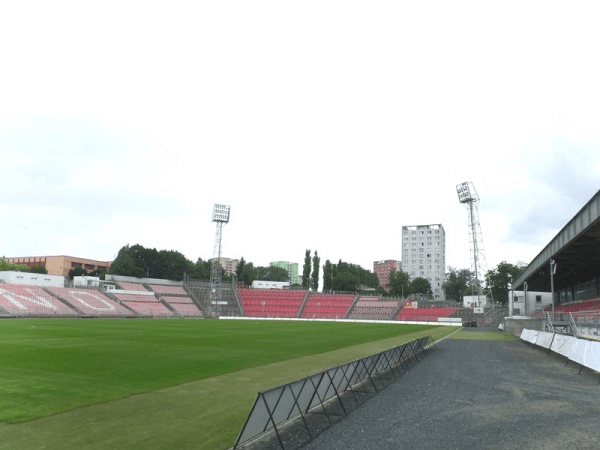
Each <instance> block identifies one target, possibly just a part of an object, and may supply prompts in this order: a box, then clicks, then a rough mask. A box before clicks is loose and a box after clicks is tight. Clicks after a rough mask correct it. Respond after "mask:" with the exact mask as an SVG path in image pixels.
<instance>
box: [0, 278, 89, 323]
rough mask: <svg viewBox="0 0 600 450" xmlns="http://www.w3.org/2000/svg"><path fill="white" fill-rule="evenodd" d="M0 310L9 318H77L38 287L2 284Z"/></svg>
mask: <svg viewBox="0 0 600 450" xmlns="http://www.w3.org/2000/svg"><path fill="white" fill-rule="evenodd" d="M0 308H2V309H3V310H5V311H6V312H7V313H8V315H11V316H18V317H23V316H77V315H79V313H78V312H77V311H75V310H74V309H72V308H70V307H68V306H67V305H65V304H64V303H63V302H61V301H60V300H59V299H57V298H55V297H52V296H51V295H50V294H48V293H47V292H45V291H44V290H43V289H42V288H40V287H38V286H26V285H16V284H6V283H2V285H0Z"/></svg>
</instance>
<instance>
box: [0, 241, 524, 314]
mask: <svg viewBox="0 0 600 450" xmlns="http://www.w3.org/2000/svg"><path fill="white" fill-rule="evenodd" d="M16 266H17V265H14V264H12V265H11V264H9V263H7V262H6V261H4V260H3V259H1V258H0V270H21V271H26V270H25V269H27V271H31V269H34V270H35V268H29V267H27V266H25V265H18V266H19V267H20V268H14V267H16ZM21 266H22V267H21ZM6 267H13V268H6ZM524 267H525V266H524V264H522V263H519V264H516V265H515V264H510V263H507V262H505V261H503V262H501V263H499V264H498V265H497V266H496V267H495V268H494V269H491V270H489V271H488V272H487V273H486V276H485V285H484V286H483V288H484V289H485V290H491V291H492V293H493V296H494V300H495V301H499V302H502V303H506V302H507V301H508V291H509V288H508V285H509V283H510V282H512V280H513V279H514V278H515V277H517V276H518V275H519V274H520V273H521V271H522V270H523V269H524ZM42 269H43V267H42ZM44 270H45V269H44ZM76 270H77V269H76ZM79 270H81V271H83V272H85V271H84V270H83V269H79ZM321 270H322V271H323V272H322V274H323V277H322V280H323V286H322V291H323V292H332V291H346V292H357V291H359V290H360V289H361V288H368V289H374V290H375V293H377V294H382V295H393V296H397V297H408V296H409V295H411V294H415V293H419V294H431V292H432V289H431V285H430V283H429V280H427V279H426V278H422V277H417V278H414V279H411V277H410V276H409V274H407V273H406V272H403V271H402V270H399V271H393V272H392V273H391V274H390V278H389V284H388V286H387V287H386V288H384V287H382V286H380V285H379V280H378V279H377V275H376V274H375V273H373V272H371V271H370V270H367V269H364V268H362V267H361V266H359V265H356V264H351V263H348V262H345V261H342V260H341V259H340V260H339V261H338V262H337V264H336V263H332V262H331V261H330V260H329V259H328V260H326V261H325V263H324V264H323V265H321V258H320V256H319V254H318V252H317V251H316V250H315V251H314V253H312V254H311V250H310V249H307V250H306V252H305V255H304V265H303V267H302V284H301V285H299V286H298V287H301V288H303V289H311V290H314V291H317V290H319V288H320V287H321V286H320V285H319V283H320V280H321ZM211 271H212V266H211V261H209V260H203V259H202V258H198V259H197V260H196V262H192V261H190V260H188V259H187V258H186V257H185V256H184V255H183V254H182V253H180V252H178V251H175V250H156V249H155V248H145V247H143V246H141V245H139V244H136V245H132V246H130V245H125V246H123V247H122V248H121V249H120V250H119V253H118V255H117V257H116V258H115V260H114V261H113V263H112V264H111V266H110V268H109V270H108V273H109V274H115V275H123V276H131V277H137V278H162V279H169V280H176V281H181V280H182V279H183V276H184V273H185V274H187V275H188V276H189V277H190V278H194V279H198V280H206V281H208V280H210V274H211ZM85 274H86V273H77V274H76V275H85ZM69 275H71V274H69ZM235 278H236V279H237V281H238V282H240V283H243V284H245V285H251V284H252V282H253V281H255V280H263V281H284V282H285V281H290V280H289V274H288V272H287V271H286V270H285V269H283V268H280V267H274V266H255V265H254V264H253V263H252V262H249V261H246V260H245V259H244V257H242V258H240V261H239V264H238V266H237V269H236V271H235ZM223 280H224V281H231V280H232V275H231V274H227V273H225V272H223ZM442 289H443V291H444V294H445V296H446V299H447V300H455V301H458V302H461V301H462V299H463V297H464V296H465V295H472V294H473V293H477V283H476V280H475V277H474V275H473V273H472V272H471V271H470V270H469V269H457V268H453V267H450V268H449V269H448V271H447V272H446V276H445V280H444V283H443V285H442Z"/></svg>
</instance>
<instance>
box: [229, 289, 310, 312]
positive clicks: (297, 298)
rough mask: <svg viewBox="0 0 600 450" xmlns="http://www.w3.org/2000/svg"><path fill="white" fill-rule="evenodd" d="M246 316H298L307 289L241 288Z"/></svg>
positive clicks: (241, 300) (240, 292) (240, 294)
mask: <svg viewBox="0 0 600 450" xmlns="http://www.w3.org/2000/svg"><path fill="white" fill-rule="evenodd" d="M238 294H239V297H240V302H241V304H242V308H243V310H244V316H245V317H296V316H297V315H298V311H299V310H300V306H301V305H302V302H303V300H304V298H305V297H306V291H289V290H282V289H247V288H243V289H239V290H238Z"/></svg>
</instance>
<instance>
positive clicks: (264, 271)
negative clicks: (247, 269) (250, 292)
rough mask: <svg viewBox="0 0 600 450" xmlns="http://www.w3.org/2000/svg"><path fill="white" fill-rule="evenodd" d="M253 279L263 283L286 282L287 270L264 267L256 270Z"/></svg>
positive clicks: (287, 278)
mask: <svg viewBox="0 0 600 450" xmlns="http://www.w3.org/2000/svg"><path fill="white" fill-rule="evenodd" d="M254 279H255V280H263V281H288V280H289V279H290V275H289V274H288V271H287V270H285V269H283V268H281V267H275V266H266V267H257V268H256V278H254ZM250 284H252V282H250Z"/></svg>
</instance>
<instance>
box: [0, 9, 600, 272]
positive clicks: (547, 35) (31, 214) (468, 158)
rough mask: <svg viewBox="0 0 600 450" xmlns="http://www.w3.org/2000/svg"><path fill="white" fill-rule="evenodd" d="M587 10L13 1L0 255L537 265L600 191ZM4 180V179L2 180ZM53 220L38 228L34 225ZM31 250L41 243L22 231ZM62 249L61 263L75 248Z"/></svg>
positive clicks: (1, 146) (5, 84)
mask: <svg viewBox="0 0 600 450" xmlns="http://www.w3.org/2000/svg"><path fill="white" fill-rule="evenodd" d="M594 11H595V5H594V4H593V3H585V2H575V3H570V4H569V5H568V7H567V6H566V5H564V6H563V5H561V4H559V3H548V2H527V3H523V2H503V3H502V4H497V5H489V4H485V3H481V2H453V3H447V2H433V3H432V2H429V3H409V2H379V3H376V4H368V3H360V2H338V1H320V2H311V1H309V2H302V3H301V4H285V3H281V2H275V1H258V2H227V3H222V2H221V3H218V2H201V3H197V2H171V3H169V4H168V5H167V4H164V5H163V4H148V3H143V2H135V1H130V2H128V1H125V2H123V1H121V2H103V3H102V4H98V5H90V4H86V3H81V2H53V3H52V5H50V4H46V3H44V2H30V3H23V2H16V3H14V4H11V5H10V6H9V7H8V8H7V9H6V14H3V17H2V19H0V42H3V43H4V45H3V46H2V47H0V57H1V58H2V60H3V61H4V62H5V64H4V66H5V67H7V68H8V69H7V70H4V71H3V72H2V74H0V81H2V83H0V97H1V98H2V99H3V101H2V104H1V105H0V109H2V111H3V112H4V113H5V114H4V115H2V116H0V153H2V155H3V161H4V164H3V165H2V166H1V167H0V175H1V176H2V180H3V181H4V185H8V186H10V188H9V195H5V196H4V198H3V199H2V201H1V205H0V206H1V208H0V209H1V210H2V213H0V235H3V236H10V239H6V240H4V241H3V246H4V247H5V250H0V253H6V254H14V255H21V254H23V255H25V254H43V253H68V252H67V250H66V249H69V252H70V253H74V254H78V255H80V256H87V257H90V258H96V259H111V258H112V257H114V255H115V254H116V252H117V251H118V249H119V248H120V247H121V246H122V245H125V244H126V243H130V244H135V243H138V242H139V243H141V244H142V245H146V246H150V247H157V248H163V247H164V248H169V249H170V248H173V249H176V250H179V251H181V252H183V253H184V254H185V255H186V256H187V257H188V258H190V259H195V258H197V257H198V256H200V257H202V258H209V257H211V256H212V248H213V238H214V225H213V224H212V223H211V222H210V214H211V210H212V205H213V204H214V203H216V202H219V203H227V204H231V206H232V216H231V222H230V224H228V225H227V226H226V227H225V228H224V234H223V239H224V242H223V245H224V252H225V254H226V255H227V256H232V257H240V256H244V257H245V258H246V259H247V260H249V261H254V262H255V263H257V264H260V265H264V264H267V263H268V262H269V261H271V260H287V259H289V260H293V261H298V262H299V263H301V262H302V258H303V255H304V251H305V249H307V248H310V249H312V250H315V249H316V250H318V251H319V254H320V255H321V258H322V261H325V260H326V259H331V260H332V261H337V260H339V259H343V260H347V261H349V262H354V263H358V264H361V265H363V266H364V267H367V268H372V262H373V261H375V260H380V259H388V258H393V259H401V254H400V233H401V226H402V225H407V224H428V223H440V222H441V223H442V224H444V227H445V230H446V233H447V239H448V244H447V245H448V257H447V263H448V264H449V265H451V266H458V267H467V266H468V265H469V251H468V228H467V217H466V211H465V210H464V208H462V206H461V205H460V204H459V203H458V201H457V199H456V194H455V186H456V185H457V184H459V183H461V182H463V181H472V182H473V183H474V184H475V186H476V188H477V190H478V192H479V194H480V196H481V204H480V213H481V223H482V229H483V233H484V242H485V247H486V250H487V255H488V258H487V259H488V266H490V267H493V266H494V265H495V264H497V263H498V262H500V261H502V260H506V261H510V262H516V261H527V262H528V261H529V260H531V259H532V258H533V257H534V256H535V255H536V254H537V252H539V250H541V247H542V246H543V245H545V243H546V242H547V240H548V239H549V238H551V237H552V236H553V235H554V234H555V233H556V232H557V231H558V230H559V229H560V228H561V227H562V226H563V225H564V224H565V223H566V222H567V221H568V220H569V219H570V218H571V216H572V215H573V214H574V213H575V212H577V211H578V210H579V209H580V208H581V207H582V206H583V204H584V203H585V202H586V201H587V200H588V199H589V198H590V197H591V195H593V194H594V193H595V192H596V190H597V185H595V182H594V180H596V179H598V173H599V172H600V156H597V155H600V153H599V152H598V147H599V145H600V136H599V134H598V131H597V123H598V122H599V119H600V117H599V115H600V113H599V111H600V110H599V109H598V108H597V106H596V105H598V104H599V103H600V102H599V100H600V88H599V87H598V86H599V85H598V83H597V80H598V78H599V75H600V68H599V67H598V66H597V64H596V63H595V59H594V58H593V56H592V55H594V54H595V52H596V49H595V47H594V45H595V42H597V41H598V38H600V36H599V34H600V31H598V29H597V26H596V24H595V21H594V17H595V14H593V13H594ZM7 161H8V163H7ZM41 218H45V219H43V220H42V219H41ZM25 230H27V231H25ZM62 249H65V250H62Z"/></svg>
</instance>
